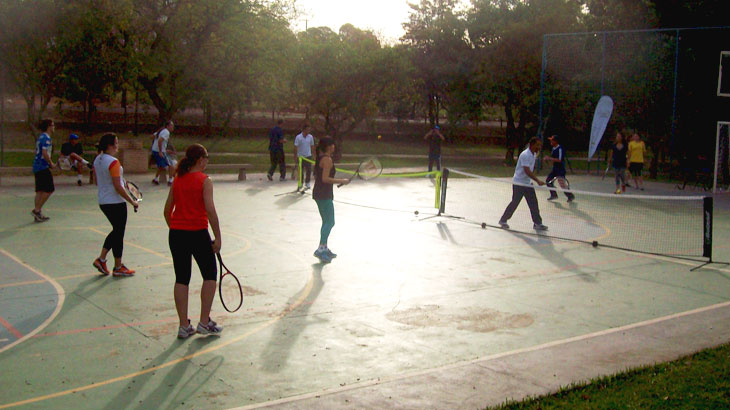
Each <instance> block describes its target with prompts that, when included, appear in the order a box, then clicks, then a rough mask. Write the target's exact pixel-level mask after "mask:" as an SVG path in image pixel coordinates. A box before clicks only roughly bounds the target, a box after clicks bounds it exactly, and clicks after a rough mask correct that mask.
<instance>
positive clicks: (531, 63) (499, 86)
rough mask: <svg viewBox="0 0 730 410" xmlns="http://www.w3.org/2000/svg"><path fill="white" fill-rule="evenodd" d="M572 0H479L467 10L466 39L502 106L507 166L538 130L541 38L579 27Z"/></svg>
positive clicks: (486, 84) (485, 81) (577, 11)
mask: <svg viewBox="0 0 730 410" xmlns="http://www.w3.org/2000/svg"><path fill="white" fill-rule="evenodd" d="M580 16H581V10H580V4H579V3H578V2H576V1H572V0H497V1H494V0H477V1H475V2H474V3H473V8H472V9H471V10H470V11H469V17H468V21H469V36H470V39H471V42H472V43H473V44H474V46H475V47H476V48H477V50H478V51H479V55H480V62H481V67H480V70H479V72H480V75H479V78H480V80H481V81H482V82H483V84H484V87H485V89H487V90H491V92H492V93H493V94H494V98H495V99H496V101H498V102H499V104H500V105H502V107H503V108H504V113H505V117H506V119H507V133H506V139H505V145H506V149H507V151H506V153H505V162H507V163H509V164H513V163H514V152H515V150H516V149H518V147H520V146H522V145H523V144H524V143H525V141H526V139H527V137H528V136H529V135H528V130H529V131H530V134H532V133H534V132H535V131H536V128H537V127H536V126H537V121H536V120H537V115H536V113H537V112H538V109H537V105H538V102H539V90H540V71H541V60H542V38H543V34H546V33H554V32H564V31H572V30H575V29H576V28H578V27H579V19H580Z"/></svg>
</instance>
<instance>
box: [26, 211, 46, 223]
mask: <svg viewBox="0 0 730 410" xmlns="http://www.w3.org/2000/svg"><path fill="white" fill-rule="evenodd" d="M30 214H31V215H33V218H35V221H36V222H45V221H47V220H49V219H51V218H49V217H47V216H45V215H43V214H42V213H41V212H40V211H38V212H36V211H35V209H33V210H31V211H30Z"/></svg>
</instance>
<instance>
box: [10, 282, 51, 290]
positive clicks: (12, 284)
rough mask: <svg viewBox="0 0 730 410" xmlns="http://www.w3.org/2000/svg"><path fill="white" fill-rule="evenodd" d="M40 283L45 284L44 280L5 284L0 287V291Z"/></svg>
mask: <svg viewBox="0 0 730 410" xmlns="http://www.w3.org/2000/svg"><path fill="white" fill-rule="evenodd" d="M40 283H46V281H45V280H27V281H25V282H15V283H7V284H5V285H0V289H5V288H13V287H16V286H25V285H37V284H40Z"/></svg>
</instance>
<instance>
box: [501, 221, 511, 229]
mask: <svg viewBox="0 0 730 410" xmlns="http://www.w3.org/2000/svg"><path fill="white" fill-rule="evenodd" d="M499 227H500V228H502V229H509V225H507V222H503V221H499Z"/></svg>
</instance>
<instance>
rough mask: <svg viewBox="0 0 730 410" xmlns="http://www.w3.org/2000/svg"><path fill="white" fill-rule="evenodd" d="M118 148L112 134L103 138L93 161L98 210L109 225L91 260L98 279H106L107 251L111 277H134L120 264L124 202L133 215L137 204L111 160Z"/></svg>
mask: <svg viewBox="0 0 730 410" xmlns="http://www.w3.org/2000/svg"><path fill="white" fill-rule="evenodd" d="M118 144H119V139H118V138H117V136H116V134H113V133H108V134H104V135H103V136H102V137H101V139H100V140H99V150H100V151H101V154H99V155H98V156H97V157H96V159H94V170H95V172H96V181H97V182H96V184H97V188H98V198H99V208H101V212H103V213H104V215H105V216H106V218H107V219H108V220H109V222H110V223H111V224H112V231H111V232H109V235H107V237H106V239H105V240H104V245H103V246H102V247H101V253H100V254H99V257H98V258H96V259H95V260H94V263H93V265H94V267H95V268H96V269H97V270H98V271H99V272H101V274H102V275H108V274H109V269H107V267H106V256H107V254H108V253H109V250H111V251H112V253H113V254H114V269H113V270H112V275H114V276H117V277H127V276H132V275H134V273H135V272H134V271H133V270H131V269H128V268H127V267H126V266H124V264H123V263H122V254H123V253H124V231H125V229H126V226H127V202H129V203H130V204H132V206H133V207H134V210H135V211H136V210H137V207H139V203H138V202H137V201H136V200H135V199H134V198H132V197H131V196H130V195H129V193H127V191H126V190H125V189H124V170H123V169H122V165H121V164H120V163H119V160H117V159H116V158H114V154H116V153H117V151H118V150H119V146H118Z"/></svg>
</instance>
